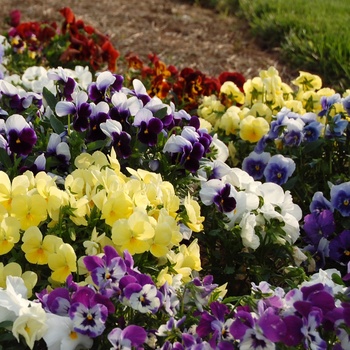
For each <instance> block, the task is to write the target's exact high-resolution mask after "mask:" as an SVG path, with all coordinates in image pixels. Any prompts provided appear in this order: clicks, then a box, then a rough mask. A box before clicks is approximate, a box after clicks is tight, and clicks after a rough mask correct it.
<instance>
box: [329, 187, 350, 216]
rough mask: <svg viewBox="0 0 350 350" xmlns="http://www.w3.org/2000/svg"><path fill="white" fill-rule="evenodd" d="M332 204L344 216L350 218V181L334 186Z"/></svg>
mask: <svg viewBox="0 0 350 350" xmlns="http://www.w3.org/2000/svg"><path fill="white" fill-rule="evenodd" d="M331 203H332V205H333V207H334V208H335V209H336V210H338V211H339V213H340V214H341V215H342V216H345V217H347V216H350V181H348V182H344V183H342V184H340V185H334V186H332V188H331Z"/></svg>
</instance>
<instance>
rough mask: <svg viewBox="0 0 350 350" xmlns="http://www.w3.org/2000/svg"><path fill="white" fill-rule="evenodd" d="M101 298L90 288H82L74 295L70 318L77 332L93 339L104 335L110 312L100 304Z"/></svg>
mask: <svg viewBox="0 0 350 350" xmlns="http://www.w3.org/2000/svg"><path fill="white" fill-rule="evenodd" d="M101 297H102V296H101V295H100V296H99V295H98V294H96V293H95V292H94V290H93V289H91V288H89V287H82V288H80V289H79V290H78V291H77V292H76V293H75V294H74V300H72V305H71V307H70V309H69V317H70V318H71V319H72V320H73V323H74V330H75V331H76V332H79V333H81V334H86V335H88V336H90V337H92V338H95V337H97V336H99V335H101V334H102V333H103V331H104V330H105V328H106V326H105V322H106V320H107V316H108V312H109V310H108V308H107V306H106V305H105V304H104V303H102V302H99V301H100V300H99V299H101Z"/></svg>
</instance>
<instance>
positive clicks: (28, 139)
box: [5, 114, 37, 156]
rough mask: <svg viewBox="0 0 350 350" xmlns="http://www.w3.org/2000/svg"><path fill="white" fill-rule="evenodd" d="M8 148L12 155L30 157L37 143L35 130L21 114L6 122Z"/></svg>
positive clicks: (14, 115) (11, 117)
mask: <svg viewBox="0 0 350 350" xmlns="http://www.w3.org/2000/svg"><path fill="white" fill-rule="evenodd" d="M5 132H6V136H7V140H8V147H9V149H10V151H11V152H12V153H16V154H18V155H20V156H27V155H29V154H30V153H31V152H32V150H33V147H34V145H35V144H36V141H37V136H36V133H35V131H34V129H33V128H32V127H31V126H30V125H29V124H28V123H27V122H26V121H25V119H24V118H23V117H22V116H21V115H19V114H13V115H11V116H10V117H8V118H7V120H6V122H5Z"/></svg>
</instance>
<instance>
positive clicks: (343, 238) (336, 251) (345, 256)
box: [329, 230, 350, 265]
mask: <svg viewBox="0 0 350 350" xmlns="http://www.w3.org/2000/svg"><path fill="white" fill-rule="evenodd" d="M329 257H330V258H331V259H332V260H334V261H336V262H338V263H340V264H342V265H346V264H348V262H349V261H350V230H344V231H342V232H341V233H340V234H339V235H338V236H336V237H335V238H333V239H332V240H331V241H330V243H329Z"/></svg>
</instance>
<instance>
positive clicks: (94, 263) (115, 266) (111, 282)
mask: <svg viewBox="0 0 350 350" xmlns="http://www.w3.org/2000/svg"><path fill="white" fill-rule="evenodd" d="M104 252H105V255H104V256H102V257H99V256H86V257H84V259H83V261H84V264H85V266H86V268H87V270H88V271H89V272H90V273H91V277H92V280H93V281H94V283H95V284H96V285H97V286H98V287H99V289H100V290H103V289H106V288H109V289H112V288H114V289H116V288H117V287H118V283H119V280H120V279H121V278H122V277H123V276H124V275H125V273H126V265H125V263H124V260H123V259H122V258H121V257H120V256H119V255H118V253H117V252H116V250H115V249H114V248H112V247H110V246H106V247H104Z"/></svg>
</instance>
